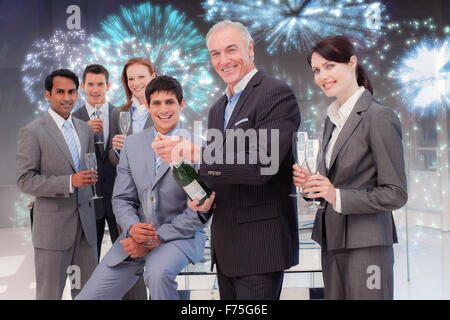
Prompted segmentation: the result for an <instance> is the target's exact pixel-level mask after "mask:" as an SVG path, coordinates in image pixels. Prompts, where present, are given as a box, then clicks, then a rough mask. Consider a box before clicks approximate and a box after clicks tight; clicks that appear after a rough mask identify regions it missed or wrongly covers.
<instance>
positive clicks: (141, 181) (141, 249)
mask: <svg viewBox="0 0 450 320" xmlns="http://www.w3.org/2000/svg"><path fill="white" fill-rule="evenodd" d="M146 98H147V103H148V110H149V112H150V115H151V117H152V120H153V122H154V127H151V128H148V129H146V130H144V131H142V132H140V133H136V134H134V135H132V136H129V137H127V139H126V141H125V143H124V146H123V149H122V151H121V157H120V162H119V165H118V166H117V178H116V181H115V184H114V192H113V209H114V214H115V215H116V217H117V221H118V223H119V224H120V226H121V227H122V229H123V230H124V232H123V233H122V234H121V235H120V236H119V238H118V239H117V241H116V242H115V243H114V244H113V246H112V248H111V249H110V250H109V251H108V253H107V254H106V255H105V257H104V259H103V260H102V261H101V263H100V264H99V266H98V267H97V268H96V269H95V271H94V273H93V274H92V276H91V278H90V279H89V281H88V282H87V284H86V285H85V287H84V289H83V290H82V291H81V293H80V294H79V295H78V296H77V299H79V300H87V299H120V298H122V296H123V295H124V294H125V293H126V292H127V291H128V289H130V288H131V287H132V286H133V285H134V283H135V282H136V281H137V279H138V275H139V273H140V270H142V268H143V267H144V266H145V270H144V274H143V275H144V280H145V283H146V285H147V288H148V289H149V291H150V296H151V297H152V299H153V300H162V299H170V300H175V299H179V296H178V293H177V283H176V281H175V278H176V276H177V275H178V273H179V272H180V271H181V270H182V269H183V268H184V267H185V266H186V265H187V264H189V263H190V262H198V261H199V260H200V259H201V258H202V257H203V251H204V246H205V233H204V230H203V228H204V225H203V224H202V223H201V221H200V219H199V218H198V214H197V212H196V211H194V210H192V209H190V207H192V208H195V209H196V210H201V211H208V210H209V209H210V207H211V204H212V203H213V201H214V195H212V196H211V198H210V199H209V200H207V201H205V203H204V204H203V205H202V206H201V207H196V206H194V205H193V203H192V202H191V201H189V203H188V201H187V196H186V194H185V192H184V191H183V190H182V189H181V188H180V187H179V186H178V185H177V183H176V181H175V180H174V178H173V176H172V174H171V172H170V170H169V165H168V164H167V163H164V162H162V161H160V160H159V158H158V157H157V156H156V155H155V153H154V152H153V149H152V147H151V144H152V141H153V139H154V138H156V137H157V136H158V133H160V134H163V135H166V136H167V135H172V134H174V133H176V132H177V131H179V128H180V124H179V114H180V112H181V111H182V110H183V107H184V103H185V101H184V99H183V92H182V88H181V85H180V84H179V82H178V81H177V80H175V79H174V78H171V77H168V76H160V77H157V78H155V79H154V80H152V81H151V82H150V83H149V84H148V86H147V88H146ZM146 190H151V191H152V192H153V197H154V199H155V203H156V206H155V211H154V218H153V222H154V223H152V224H150V223H149V220H148V218H146V215H145V213H144V211H143V205H142V203H143V196H144V191H146ZM188 205H189V207H188ZM150 243H151V244H150Z"/></svg>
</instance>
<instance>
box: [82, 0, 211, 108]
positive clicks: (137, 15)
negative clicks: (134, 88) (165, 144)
mask: <svg viewBox="0 0 450 320" xmlns="http://www.w3.org/2000/svg"><path fill="white" fill-rule="evenodd" d="M89 46H90V49H91V55H90V57H89V60H90V61H89V62H92V63H94V62H96V63H100V62H101V63H102V64H104V65H105V66H106V68H107V69H108V70H109V71H110V73H111V79H112V81H111V82H112V85H111V90H110V100H111V102H112V103H115V104H116V105H120V104H123V103H124V102H125V101H126V100H125V92H124V89H123V87H122V83H121V82H120V79H121V73H122V69H123V66H124V65H125V62H126V61H127V60H129V59H130V58H133V57H143V58H147V59H149V60H150V61H152V63H153V64H154V66H155V68H156V71H157V73H158V74H159V75H162V74H166V75H170V76H172V77H174V78H176V79H177V80H178V81H180V83H181V85H182V86H183V91H184V96H185V99H186V106H187V107H188V108H187V109H188V110H189V111H191V112H193V113H198V112H200V111H201V110H203V109H205V108H207V107H208V94H209V93H210V92H211V90H212V85H213V78H212V76H211V75H210V73H209V66H210V61H209V53H208V50H207V48H206V44H205V39H204V36H202V35H201V34H200V33H199V32H198V31H197V29H196V28H195V27H194V25H193V23H192V22H190V21H188V19H187V18H186V16H185V14H183V13H180V12H178V11H177V10H174V9H173V8H172V7H171V6H167V7H165V8H160V7H158V6H152V5H151V4H150V3H149V2H146V3H144V4H141V5H138V6H134V7H132V8H126V7H121V10H120V14H119V15H112V16H108V17H107V18H106V19H105V21H103V22H102V23H101V30H100V31H99V32H98V33H97V34H96V35H95V36H94V37H93V38H92V42H91V43H90V45H89Z"/></svg>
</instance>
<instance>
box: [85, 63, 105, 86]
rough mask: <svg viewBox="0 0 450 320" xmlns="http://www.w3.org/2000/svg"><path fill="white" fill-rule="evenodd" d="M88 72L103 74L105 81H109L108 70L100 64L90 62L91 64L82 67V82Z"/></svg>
mask: <svg viewBox="0 0 450 320" xmlns="http://www.w3.org/2000/svg"><path fill="white" fill-rule="evenodd" d="M88 73H93V74H103V75H104V76H105V80H106V83H107V84H108V83H109V72H108V70H106V68H105V67H104V66H102V65H101V64H91V65H89V66H87V67H86V69H84V72H83V83H84V82H86V75H87V74H88Z"/></svg>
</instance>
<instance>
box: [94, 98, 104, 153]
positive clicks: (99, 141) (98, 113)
mask: <svg viewBox="0 0 450 320" xmlns="http://www.w3.org/2000/svg"><path fill="white" fill-rule="evenodd" d="M101 107H102V105H101V104H96V105H95V106H94V108H95V113H94V115H95V119H102V115H101V114H102V111H101V110H100V109H101ZM96 136H98V139H97V141H96V142H95V144H104V142H103V138H102V136H103V133H97V134H96Z"/></svg>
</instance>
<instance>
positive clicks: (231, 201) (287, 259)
mask: <svg viewBox="0 0 450 320" xmlns="http://www.w3.org/2000/svg"><path fill="white" fill-rule="evenodd" d="M226 104H227V98H226V96H225V95H224V96H223V97H221V98H220V99H219V100H218V101H217V102H216V103H215V104H214V105H213V107H212V108H211V110H210V112H209V117H208V127H209V128H210V129H218V130H220V131H222V132H223V130H224V128H223V121H224V110H225V107H226ZM299 124H300V112H299V106H298V104H297V100H296V98H295V95H294V93H293V91H292V89H291V88H290V87H289V86H288V85H286V84H285V83H283V82H282V81H279V80H277V79H274V78H271V77H268V76H267V75H265V73H264V72H263V71H258V72H257V73H256V74H255V75H254V76H253V78H252V79H251V80H250V82H249V83H248V84H247V86H246V88H245V89H244V91H243V92H242V94H241V96H240V99H239V101H238V103H237V105H236V107H235V109H234V111H233V113H232V115H231V117H230V120H229V122H228V126H227V129H242V130H244V131H245V130H247V129H256V130H258V129H268V130H269V139H268V141H269V143H268V146H269V147H268V152H269V154H270V152H272V151H273V152H275V151H276V150H275V149H274V150H272V149H271V148H270V147H271V142H272V143H273V144H274V146H278V147H279V169H278V170H277V171H276V173H274V174H272V175H261V168H262V167H264V165H263V164H261V162H260V161H258V162H257V163H256V164H249V161H248V154H249V153H250V150H251V149H254V148H255V147H256V148H257V146H255V145H254V144H253V145H250V144H249V143H248V141H247V143H246V145H245V152H244V154H245V156H246V164H236V163H237V162H236V159H235V162H234V163H235V164H226V161H225V159H226V154H227V139H231V138H230V136H228V137H226V138H225V139H224V144H223V145H222V146H221V148H222V150H221V151H223V163H224V164H207V163H205V161H203V163H202V164H201V166H200V172H199V174H200V179H201V180H203V181H205V182H207V183H210V184H211V185H212V188H213V189H214V190H215V191H216V194H217V195H216V199H215V203H216V208H215V211H214V215H213V220H212V224H211V234H212V257H213V261H212V265H211V268H212V267H213V265H214V263H217V264H218V267H219V268H220V271H221V272H222V273H223V274H225V275H226V276H231V277H233V276H243V275H251V274H261V273H269V272H275V271H282V270H285V269H288V268H290V267H291V266H293V265H296V264H297V263H298V230H297V226H298V223H297V211H296V206H295V203H294V200H293V198H290V197H289V194H290V193H292V192H293V190H292V187H293V185H292V183H291V181H292V165H293V163H294V160H293V156H292V148H291V141H292V136H293V134H294V132H295V131H296V130H297V128H298V126H299ZM270 129H277V130H279V139H277V140H278V141H271V139H270ZM216 131H217V130H216ZM258 137H259V135H258ZM258 141H259V140H258ZM211 142H212V141H211ZM228 142H229V141H228ZM216 143H217V142H216ZM230 152H232V153H233V152H234V153H235V154H234V157H235V158H236V156H237V153H236V152H235V150H230Z"/></svg>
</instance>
